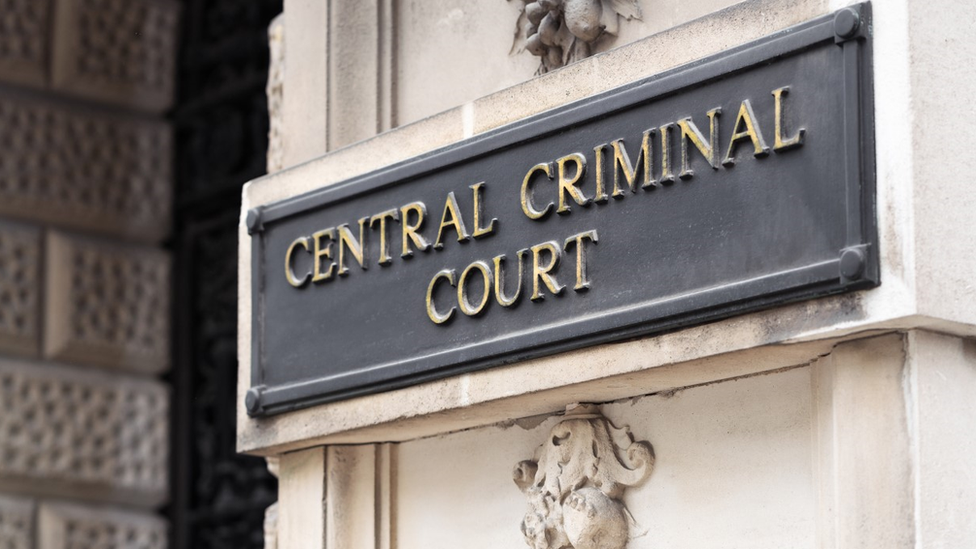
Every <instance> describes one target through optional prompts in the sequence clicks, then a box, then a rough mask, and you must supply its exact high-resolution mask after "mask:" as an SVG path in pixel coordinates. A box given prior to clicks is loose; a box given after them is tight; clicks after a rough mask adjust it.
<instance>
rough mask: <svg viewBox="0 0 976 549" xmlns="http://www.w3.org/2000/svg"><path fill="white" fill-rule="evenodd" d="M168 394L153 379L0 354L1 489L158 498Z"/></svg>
mask: <svg viewBox="0 0 976 549" xmlns="http://www.w3.org/2000/svg"><path fill="white" fill-rule="evenodd" d="M168 398H169V397H168V391H167V388H166V386H165V385H164V384H163V383H161V382H157V381H152V380H142V379H136V378H130V377H124V376H120V375H118V374H115V375H108V374H106V373H101V372H92V371H86V370H79V369H77V368H67V367H62V366H54V365H40V364H36V363H25V362H12V361H0V490H2V491H12V492H18V493H27V494H32V495H37V496H49V495H50V496H63V497H74V498H84V499H86V500H93V501H114V502H124V503H128V504H132V505H134V506H138V507H153V506H156V505H159V504H160V503H162V502H164V501H165V499H166V494H167V490H168V485H167V477H168V467H169V416H168V412H169V401H168Z"/></svg>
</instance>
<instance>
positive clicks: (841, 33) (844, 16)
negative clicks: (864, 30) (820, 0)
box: [834, 8, 861, 42]
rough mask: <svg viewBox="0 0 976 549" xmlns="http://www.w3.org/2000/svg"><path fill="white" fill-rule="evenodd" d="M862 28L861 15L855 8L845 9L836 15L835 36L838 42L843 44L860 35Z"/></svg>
mask: <svg viewBox="0 0 976 549" xmlns="http://www.w3.org/2000/svg"><path fill="white" fill-rule="evenodd" d="M860 28H861V14H860V13H858V11H857V10H856V9H854V8H844V9H842V10H840V11H838V12H837V13H836V14H834V34H836V35H837V36H836V41H837V42H843V41H845V40H850V39H851V38H854V37H856V36H857V35H858V30H860Z"/></svg>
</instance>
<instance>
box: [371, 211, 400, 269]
mask: <svg viewBox="0 0 976 549" xmlns="http://www.w3.org/2000/svg"><path fill="white" fill-rule="evenodd" d="M388 219H389V220H391V221H397V220H399V219H400V215H399V212H398V211H397V210H395V209H394V210H386V211H385V212H380V213H378V214H376V215H374V216H373V217H371V218H369V226H370V228H372V227H373V226H374V225H376V222H377V221H379V222H380V258H379V264H380V265H389V264H390V263H393V258H392V257H391V256H390V242H389V241H388V240H387V239H386V221H387V220H388Z"/></svg>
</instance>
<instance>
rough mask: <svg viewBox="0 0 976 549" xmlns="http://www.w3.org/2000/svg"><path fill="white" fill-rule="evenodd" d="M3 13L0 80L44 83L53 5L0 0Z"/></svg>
mask: <svg viewBox="0 0 976 549" xmlns="http://www.w3.org/2000/svg"><path fill="white" fill-rule="evenodd" d="M0 13H2V14H3V17H0V80H4V81H7V82H15V83H18V84H30V85H42V84H44V81H45V79H46V76H47V70H46V67H47V52H48V41H47V37H48V28H49V26H50V18H51V4H50V2H47V1H43V0H0Z"/></svg>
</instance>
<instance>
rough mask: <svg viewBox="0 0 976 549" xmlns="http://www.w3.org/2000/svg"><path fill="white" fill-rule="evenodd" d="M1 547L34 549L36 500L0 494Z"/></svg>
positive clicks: (0, 548) (2, 548) (6, 548)
mask: <svg viewBox="0 0 976 549" xmlns="http://www.w3.org/2000/svg"><path fill="white" fill-rule="evenodd" d="M0 549H34V502H33V501H31V500H29V499H23V498H15V497H7V496H0Z"/></svg>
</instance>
